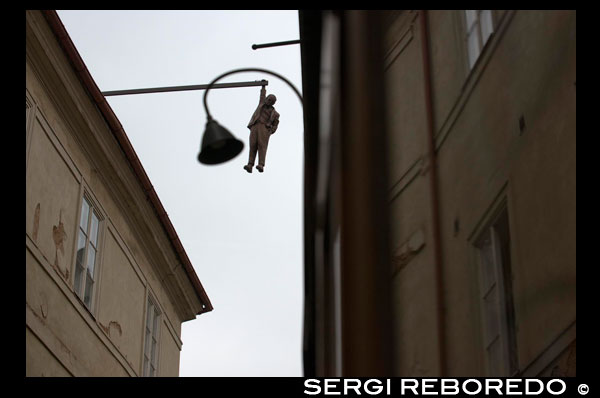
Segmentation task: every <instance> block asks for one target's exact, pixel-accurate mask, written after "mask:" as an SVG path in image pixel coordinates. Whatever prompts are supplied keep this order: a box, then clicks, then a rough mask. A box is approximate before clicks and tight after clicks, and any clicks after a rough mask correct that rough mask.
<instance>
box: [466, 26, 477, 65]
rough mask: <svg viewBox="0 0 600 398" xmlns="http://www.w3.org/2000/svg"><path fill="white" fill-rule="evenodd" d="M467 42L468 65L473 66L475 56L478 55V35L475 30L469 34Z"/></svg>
mask: <svg viewBox="0 0 600 398" xmlns="http://www.w3.org/2000/svg"><path fill="white" fill-rule="evenodd" d="M468 42H469V43H468V50H469V66H470V67H473V65H475V61H477V57H479V36H478V35H477V32H476V31H474V32H473V33H472V34H470V35H469V39H468Z"/></svg>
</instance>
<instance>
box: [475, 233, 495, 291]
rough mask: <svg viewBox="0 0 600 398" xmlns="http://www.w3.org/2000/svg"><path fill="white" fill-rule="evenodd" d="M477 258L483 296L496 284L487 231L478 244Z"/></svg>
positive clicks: (491, 249)
mask: <svg viewBox="0 0 600 398" xmlns="http://www.w3.org/2000/svg"><path fill="white" fill-rule="evenodd" d="M479 257H480V261H481V276H482V283H483V285H482V292H481V293H482V295H485V294H486V293H487V292H488V290H489V289H490V287H491V286H492V284H494V283H495V282H496V268H495V262H494V251H493V248H492V239H491V234H490V232H489V230H488V232H487V233H486V235H485V236H484V238H483V239H482V240H481V241H480V243H479Z"/></svg>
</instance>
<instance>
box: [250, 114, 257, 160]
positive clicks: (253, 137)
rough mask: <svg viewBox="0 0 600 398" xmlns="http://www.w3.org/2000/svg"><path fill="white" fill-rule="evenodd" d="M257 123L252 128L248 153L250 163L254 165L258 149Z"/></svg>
mask: <svg viewBox="0 0 600 398" xmlns="http://www.w3.org/2000/svg"><path fill="white" fill-rule="evenodd" d="M257 130H258V129H257V125H256V124H255V125H254V126H252V128H251V129H250V151H249V154H248V165H249V166H250V167H252V166H254V159H256V151H257V150H258V132H257Z"/></svg>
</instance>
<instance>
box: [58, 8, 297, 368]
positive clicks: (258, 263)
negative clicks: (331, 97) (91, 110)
mask: <svg viewBox="0 0 600 398" xmlns="http://www.w3.org/2000/svg"><path fill="white" fill-rule="evenodd" d="M58 14H59V16H60V18H61V20H62V22H63V24H64V25H65V27H66V29H67V31H68V33H69V35H70V37H71V39H72V40H73V42H74V43H75V46H76V47H77V49H78V51H79V53H80V55H81V57H82V58H83V61H84V62H85V64H86V66H87V68H88V70H89V71H90V73H91V74H92V77H93V78H94V80H95V82H96V84H97V85H98V87H99V88H100V90H101V91H111V90H122V89H132V88H147V87H163V86H180V85H195V84H207V83H209V82H210V81H211V80H212V79H214V78H215V77H217V76H218V75H220V74H222V73H224V72H227V71H229V70H232V69H237V68H245V67H256V68H264V69H269V70H272V71H274V72H276V73H278V74H281V75H283V76H285V77H286V78H287V79H289V80H290V81H291V82H292V83H293V84H294V85H295V86H296V87H297V88H298V90H300V92H302V83H301V68H300V46H299V45H297V44H296V45H288V46H280V47H272V48H265V49H259V50H252V48H251V46H252V44H262V43H271V42H278V41H287V40H296V39H298V38H299V30H298V13H297V11H293V10H284V11H264V10H262V11H233V10H228V11H216V10H208V11H198V10H197V11H125V10H120V11H91V10H86V11H60V10H59V11H58ZM261 79H266V80H268V81H269V85H268V86H267V94H270V93H273V94H275V95H276V96H277V103H276V104H275V108H276V109H277V111H278V112H279V113H280V114H281V118H280V124H279V128H278V130H277V132H276V133H275V135H273V136H272V137H271V140H270V142H269V147H268V152H267V158H266V166H265V172H264V173H262V174H261V173H259V172H258V171H257V170H256V169H254V171H253V172H252V174H248V173H247V172H246V171H244V170H243V169H242V166H243V165H244V164H246V162H247V160H248V133H249V130H248V129H247V128H246V125H247V123H248V121H249V119H250V117H251V115H252V112H253V111H254V109H255V108H256V105H257V104H258V98H259V92H260V87H246V88H229V89H218V90H211V91H210V93H209V94H208V97H207V102H208V107H209V109H210V112H211V114H212V116H213V117H214V118H215V119H216V120H217V121H218V122H219V123H220V124H221V125H223V126H225V127H226V128H228V129H229V130H230V131H231V132H232V133H233V134H234V135H235V136H236V137H237V138H238V139H240V140H242V141H243V142H244V143H245V146H244V150H243V152H242V153H241V154H240V155H238V157H236V158H234V159H233V160H230V161H229V162H227V163H225V164H222V165H218V166H205V165H201V164H200V163H198V161H197V160H196V156H197V155H198V152H199V148H200V141H201V139H202V133H203V131H204V125H205V123H206V113H205V111H204V107H203V105H202V97H203V95H204V91H185V92H174V93H155V94H141V95H127V96H109V97H107V100H108V102H109V104H110V106H111V107H112V109H113V111H114V112H115V114H116V115H117V117H118V118H119V120H120V121H121V123H122V125H123V127H124V129H125V131H126V133H127V135H128V137H129V139H130V141H131V143H132V145H133V147H134V148H135V151H136V153H137V155H138V157H139V158H140V160H141V162H142V164H143V166H144V169H145V170H146V173H147V174H148V176H149V178H150V180H151V182H152V184H153V185H154V189H155V190H156V192H157V194H158V196H159V198H160V200H161V202H162V204H163V206H164V207H165V209H166V211H167V213H168V215H169V218H170V219H171V222H172V223H173V225H174V227H175V230H176V231H177V234H178V235H179V238H180V240H181V242H182V244H183V246H184V248H185V250H186V252H187V254H188V256H189V258H190V260H191V262H192V264H193V265H194V268H195V270H196V273H197V274H198V277H199V278H200V280H201V282H202V284H203V286H204V288H205V290H206V292H207V294H208V295H209V297H210V299H211V302H212V304H213V306H214V308H215V309H214V310H213V311H212V312H209V313H207V314H204V315H201V316H199V317H197V318H196V319H195V320H192V321H188V322H185V323H184V324H183V325H182V341H183V348H182V351H181V362H180V376H302V310H303V304H304V303H303V209H302V195H303V186H302V184H303V174H302V170H303V121H302V107H301V104H300V101H299V100H298V98H297V96H296V95H295V93H294V92H293V91H292V89H291V88H290V87H289V86H288V85H287V84H285V83H284V82H283V81H281V80H279V79H278V78H276V77H274V76H272V75H268V74H261V73H238V74H233V75H231V76H228V77H225V78H224V79H222V80H220V81H219V83H224V82H239V81H254V80H261ZM257 161H258V157H257Z"/></svg>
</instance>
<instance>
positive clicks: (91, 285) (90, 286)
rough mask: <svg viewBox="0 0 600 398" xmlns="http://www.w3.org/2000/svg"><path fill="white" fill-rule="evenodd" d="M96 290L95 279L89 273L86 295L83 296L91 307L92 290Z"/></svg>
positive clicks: (86, 281)
mask: <svg viewBox="0 0 600 398" xmlns="http://www.w3.org/2000/svg"><path fill="white" fill-rule="evenodd" d="M93 291H94V281H93V280H92V278H90V275H89V274H88V275H87V276H86V278H85V295H84V296H83V303H84V304H85V305H86V306H87V307H88V308H90V307H91V305H92V292H93Z"/></svg>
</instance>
